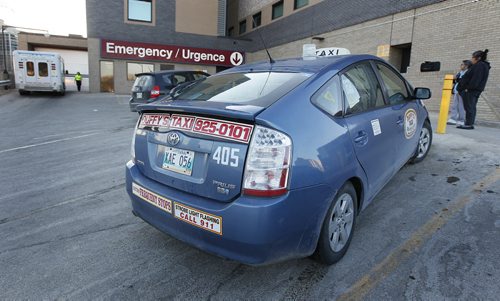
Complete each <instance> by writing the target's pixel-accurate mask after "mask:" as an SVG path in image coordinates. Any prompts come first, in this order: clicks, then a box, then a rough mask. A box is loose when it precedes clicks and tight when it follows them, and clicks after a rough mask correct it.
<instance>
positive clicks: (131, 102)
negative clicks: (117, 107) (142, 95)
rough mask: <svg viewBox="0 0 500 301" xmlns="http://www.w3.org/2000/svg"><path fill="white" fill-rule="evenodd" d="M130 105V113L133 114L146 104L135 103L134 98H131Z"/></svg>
mask: <svg viewBox="0 0 500 301" xmlns="http://www.w3.org/2000/svg"><path fill="white" fill-rule="evenodd" d="M128 104H129V106H130V111H131V112H137V106H139V105H143V104H144V103H140V102H135V101H134V99H133V98H130V100H129V102H128Z"/></svg>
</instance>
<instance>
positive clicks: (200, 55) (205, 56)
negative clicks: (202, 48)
mask: <svg viewBox="0 0 500 301" xmlns="http://www.w3.org/2000/svg"><path fill="white" fill-rule="evenodd" d="M182 58H183V59H185V60H194V61H195V62H200V61H213V62H224V61H225V60H226V57H225V56H224V55H223V54H213V53H204V52H194V51H191V50H189V49H182Z"/></svg>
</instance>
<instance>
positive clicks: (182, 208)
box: [174, 202, 222, 235]
mask: <svg viewBox="0 0 500 301" xmlns="http://www.w3.org/2000/svg"><path fill="white" fill-rule="evenodd" d="M174 208H175V210H174V215H175V217H176V218H178V219H180V220H181V221H183V222H186V223H188V224H191V225H193V226H196V227H199V228H202V229H204V230H208V231H210V232H213V233H216V234H219V235H222V217H220V216H216V215H212V214H210V213H206V212H203V211H201V210H197V209H194V208H191V207H188V206H186V205H182V204H179V203H177V202H175V203H174Z"/></svg>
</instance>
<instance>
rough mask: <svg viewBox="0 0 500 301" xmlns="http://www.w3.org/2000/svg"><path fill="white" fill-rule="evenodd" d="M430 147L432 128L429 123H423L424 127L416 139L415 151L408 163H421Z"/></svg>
mask: <svg viewBox="0 0 500 301" xmlns="http://www.w3.org/2000/svg"><path fill="white" fill-rule="evenodd" d="M431 145H432V127H431V124H430V122H429V121H427V120H426V121H425V122H424V126H423V127H422V130H421V131H420V137H419V139H418V145H417V149H416V150H415V155H414V156H413V157H412V158H411V159H410V163H412V164H414V163H419V162H422V161H423V160H424V159H425V157H426V156H427V154H428V153H429V150H430V149H431Z"/></svg>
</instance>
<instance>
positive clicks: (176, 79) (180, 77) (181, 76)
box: [172, 74, 189, 85]
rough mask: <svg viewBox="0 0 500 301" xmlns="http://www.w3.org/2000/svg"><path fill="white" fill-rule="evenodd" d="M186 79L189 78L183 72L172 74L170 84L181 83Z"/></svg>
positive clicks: (186, 80)
mask: <svg viewBox="0 0 500 301" xmlns="http://www.w3.org/2000/svg"><path fill="white" fill-rule="evenodd" d="M188 81H189V79H188V77H187V76H186V75H185V74H174V75H173V76H172V84H174V85H178V84H182V83H185V82H188Z"/></svg>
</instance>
